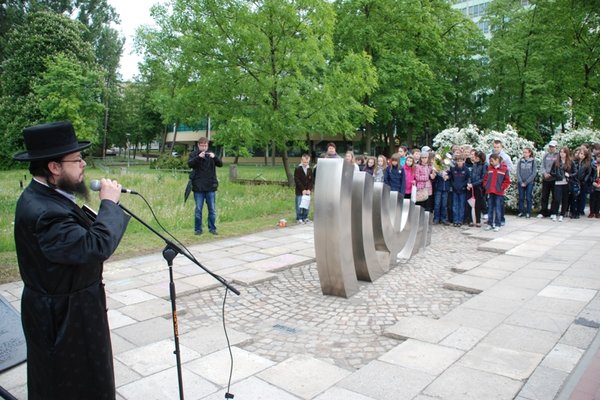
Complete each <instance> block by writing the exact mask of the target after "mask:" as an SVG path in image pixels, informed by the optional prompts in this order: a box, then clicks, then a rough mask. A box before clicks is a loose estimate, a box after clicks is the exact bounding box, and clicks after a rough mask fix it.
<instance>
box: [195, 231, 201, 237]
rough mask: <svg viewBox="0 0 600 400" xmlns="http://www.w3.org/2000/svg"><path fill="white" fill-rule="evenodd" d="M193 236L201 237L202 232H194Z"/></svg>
mask: <svg viewBox="0 0 600 400" xmlns="http://www.w3.org/2000/svg"><path fill="white" fill-rule="evenodd" d="M194 235H196V236H200V235H202V231H196V232H194Z"/></svg>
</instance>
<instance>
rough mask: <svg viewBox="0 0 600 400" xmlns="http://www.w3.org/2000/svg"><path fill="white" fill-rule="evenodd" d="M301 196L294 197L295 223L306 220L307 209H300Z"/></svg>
mask: <svg viewBox="0 0 600 400" xmlns="http://www.w3.org/2000/svg"><path fill="white" fill-rule="evenodd" d="M301 200H302V195H299V196H298V195H297V196H296V221H304V220H305V219H308V208H300V201H301Z"/></svg>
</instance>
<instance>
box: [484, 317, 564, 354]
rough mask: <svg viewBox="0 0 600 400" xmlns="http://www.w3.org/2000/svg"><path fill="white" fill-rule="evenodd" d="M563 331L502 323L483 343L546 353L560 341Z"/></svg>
mask: <svg viewBox="0 0 600 400" xmlns="http://www.w3.org/2000/svg"><path fill="white" fill-rule="evenodd" d="M561 336H562V332H561V333H557V332H549V331H542V330H539V329H533V328H526V327H522V326H515V325H508V324H501V325H499V326H498V327H496V329H494V330H493V331H492V332H490V334H489V335H487V336H486V337H485V339H483V341H482V343H485V344H489V345H491V346H495V347H502V348H505V349H512V350H517V351H527V352H531V353H538V354H542V355H544V354H546V353H548V352H549V351H550V350H551V349H552V348H553V347H554V345H555V344H556V343H557V342H558V340H559V339H560V337H561Z"/></svg>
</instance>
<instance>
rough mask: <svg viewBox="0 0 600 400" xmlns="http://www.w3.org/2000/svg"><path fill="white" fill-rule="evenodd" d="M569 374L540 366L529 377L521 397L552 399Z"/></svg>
mask: <svg viewBox="0 0 600 400" xmlns="http://www.w3.org/2000/svg"><path fill="white" fill-rule="evenodd" d="M567 376H568V374H567V373H566V372H564V371H560V370H557V369H553V368H547V367H539V368H537V369H536V370H535V371H534V373H533V374H532V375H531V376H530V377H529V379H528V380H527V382H526V383H525V385H524V386H523V389H522V390H521V391H520V392H519V398H522V399H532V400H538V399H539V400H543V399H548V400H552V399H554V397H555V396H556V393H557V392H558V391H559V390H560V388H561V386H562V385H563V383H564V382H565V380H566V379H567Z"/></svg>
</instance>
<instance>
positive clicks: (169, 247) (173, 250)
mask: <svg viewBox="0 0 600 400" xmlns="http://www.w3.org/2000/svg"><path fill="white" fill-rule="evenodd" d="M119 207H121V209H122V210H123V211H125V212H126V213H127V214H129V215H131V216H132V217H133V218H135V219H136V220H137V221H139V222H140V223H141V224H142V225H144V226H145V227H146V228H148V229H149V230H150V231H151V232H152V233H154V234H155V235H156V236H158V237H159V238H161V239H162V240H163V241H164V242H165V244H166V246H165V248H164V249H163V252H162V254H163V257H164V259H165V260H166V261H167V265H168V266H169V294H170V297H171V316H172V319H173V337H174V341H175V351H174V354H175V359H176V360H177V380H178V383H179V399H180V400H183V375H182V371H181V354H180V351H179V328H178V324H177V304H176V300H175V299H176V293H175V281H174V279H173V259H174V258H175V257H176V256H177V254H182V255H184V256H185V257H186V258H187V259H188V260H190V261H191V262H193V263H194V264H196V265H197V266H199V267H200V268H202V269H203V270H204V271H205V272H206V273H207V274H209V275H210V276H212V277H213V278H215V279H216V280H217V281H219V282H221V284H222V285H223V286H225V287H226V288H227V289H229V290H231V291H232V292H233V293H235V294H237V295H238V296H239V295H240V292H239V290H237V289H236V288H234V287H233V286H231V285H230V284H229V283H228V282H227V281H226V280H225V279H224V278H223V277H222V276H219V275H217V274H215V273H214V272H212V271H210V270H208V269H207V268H206V267H205V266H204V265H202V264H200V263H199V262H198V261H197V260H196V259H195V258H194V257H192V256H191V255H190V254H189V253H188V252H187V251H184V250H183V249H182V248H181V247H180V246H178V245H177V244H176V243H173V242H172V241H170V240H169V239H167V238H166V237H165V236H163V235H162V234H161V233H160V232H158V231H157V230H156V229H154V228H153V227H151V226H150V225H148V224H147V223H146V222H145V221H143V220H142V219H141V218H140V217H138V216H137V215H135V214H134V213H132V212H131V211H129V210H128V209H127V208H125V206H123V205H122V204H119Z"/></svg>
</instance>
